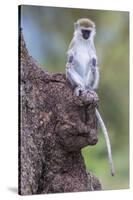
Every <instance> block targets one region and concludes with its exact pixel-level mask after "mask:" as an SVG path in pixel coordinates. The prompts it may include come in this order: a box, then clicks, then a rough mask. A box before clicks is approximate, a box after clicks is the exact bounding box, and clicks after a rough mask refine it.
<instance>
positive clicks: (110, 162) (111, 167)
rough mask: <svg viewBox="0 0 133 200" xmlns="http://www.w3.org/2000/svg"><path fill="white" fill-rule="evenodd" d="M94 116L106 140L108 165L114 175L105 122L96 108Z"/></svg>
mask: <svg viewBox="0 0 133 200" xmlns="http://www.w3.org/2000/svg"><path fill="white" fill-rule="evenodd" d="M96 116H97V119H98V122H99V124H100V126H101V129H102V131H103V134H104V138H105V142H106V146H107V150H108V158H109V165H110V169H111V175H112V176H114V175H115V169H114V165H113V160H112V153H111V145H110V140H109V135H108V132H107V129H106V127H105V124H104V122H103V120H102V118H101V115H100V113H99V111H98V110H97V109H96Z"/></svg>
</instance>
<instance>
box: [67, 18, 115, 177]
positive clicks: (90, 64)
mask: <svg viewBox="0 0 133 200" xmlns="http://www.w3.org/2000/svg"><path fill="white" fill-rule="evenodd" d="M95 33H96V30H95V23H94V22H92V21H91V20H90V19H87V18H82V19H79V20H78V21H77V22H76V23H75V24H74V35H73V38H72V41H71V43H70V45H69V48H68V51H67V56H68V58H67V64H66V77H67V79H68V80H69V81H70V83H71V85H72V86H73V87H74V88H75V90H74V93H75V95H76V96H80V94H81V93H82V92H83V93H86V92H88V91H89V92H91V91H93V90H95V89H96V88H97V87H98V83H99V68H98V62H97V55H96V50H95V46H94V36H95ZM96 116H97V119H98V122H99V124H100V126H101V128H102V131H103V133H104V137H105V141H106V145H107V150H108V158H109V164H110V168H111V174H112V176H113V175H114V174H115V170H114V166H113V160H112V153H111V145H110V140H109V136H108V132H107V129H106V127H105V125H104V122H103V120H102V118H101V116H100V113H99V111H98V110H97V109H96Z"/></svg>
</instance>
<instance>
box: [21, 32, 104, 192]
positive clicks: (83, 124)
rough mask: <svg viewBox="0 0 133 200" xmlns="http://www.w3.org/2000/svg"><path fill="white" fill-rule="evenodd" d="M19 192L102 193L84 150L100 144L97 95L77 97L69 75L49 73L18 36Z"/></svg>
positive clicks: (90, 94)
mask: <svg viewBox="0 0 133 200" xmlns="http://www.w3.org/2000/svg"><path fill="white" fill-rule="evenodd" d="M19 44H20V49H19V50H20V51H19V54H20V66H19V69H20V78H19V82H20V95H19V97H20V98H19V100H20V111H21V112H20V134H19V151H20V153H19V193H20V194H23V195H27V194H38V193H56V192H77V191H91V190H100V189H101V184H100V182H99V181H98V179H97V178H96V177H95V176H94V175H92V174H91V173H89V172H88V173H87V172H86V169H85V165H84V160H83V158H82V155H81V148H83V147H85V146H87V145H94V144H96V143H97V141H98V137H97V134H98V132H97V119H96V116H95V107H96V106H97V102H98V97H97V94H96V93H95V92H93V93H88V94H86V95H81V96H80V97H76V96H75V95H74V94H73V90H72V88H71V86H70V84H69V82H67V80H66V77H65V74H61V73H56V74H52V73H48V72H47V71H44V70H43V69H42V68H41V67H39V65H38V64H37V62H36V61H35V60H34V59H33V58H32V57H31V56H30V55H29V54H28V51H27V49H26V45H25V42H24V39H23V36H22V33H20V40H19Z"/></svg>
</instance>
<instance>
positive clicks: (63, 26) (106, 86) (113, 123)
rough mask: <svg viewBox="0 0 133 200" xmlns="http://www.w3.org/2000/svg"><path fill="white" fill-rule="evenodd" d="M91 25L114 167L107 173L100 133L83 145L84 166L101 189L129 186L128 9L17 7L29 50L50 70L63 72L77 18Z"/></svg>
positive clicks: (103, 111)
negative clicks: (94, 141)
mask: <svg viewBox="0 0 133 200" xmlns="http://www.w3.org/2000/svg"><path fill="white" fill-rule="evenodd" d="M82 17H88V18H91V19H92V20H93V21H94V22H95V23H96V30H97V33H96V38H95V46H96V50H97V55H98V60H99V67H100V84H99V89H98V91H97V93H98V95H99V98H100V105H99V108H100V113H101V115H102V117H103V119H104V122H105V124H106V126H107V128H108V131H109V136H110V140H111V144H112V152H113V159H114V164H115V169H116V175H115V177H111V175H110V170H109V165H108V157H107V149H106V146H105V142H104V138H103V133H102V132H100V131H99V142H98V144H97V145H96V146H93V147H90V146H88V147H85V148H84V149H83V150H82V154H83V156H84V159H85V163H86V168H87V169H88V170H91V171H92V172H94V173H95V174H96V175H97V176H98V177H99V178H100V180H101V182H102V185H103V188H104V189H121V188H128V187H129V113H128V112H129V105H128V103H129V13H128V12H123V11H122V12H121V11H105V10H88V9H72V8H55V7H54V8H53V7H51V8H50V7H40V6H22V7H21V22H20V26H21V27H22V28H23V33H24V38H25V40H26V44H27V47H28V50H29V52H30V54H31V55H32V56H33V57H34V58H35V59H36V60H37V61H38V62H39V63H40V64H41V66H42V67H43V66H45V68H46V69H47V70H48V71H51V72H64V71H65V63H66V51H67V48H68V45H69V43H70V40H71V38H72V35H73V24H74V22H75V21H76V20H77V19H78V18H82Z"/></svg>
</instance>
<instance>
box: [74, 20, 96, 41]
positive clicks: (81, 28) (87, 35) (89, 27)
mask: <svg viewBox="0 0 133 200" xmlns="http://www.w3.org/2000/svg"><path fill="white" fill-rule="evenodd" d="M74 28H75V34H76V35H77V36H78V37H79V38H83V39H84V40H91V39H93V37H94V35H95V23H94V22H93V21H91V20H90V19H88V18H81V19H79V20H78V21H77V22H76V23H74Z"/></svg>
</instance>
